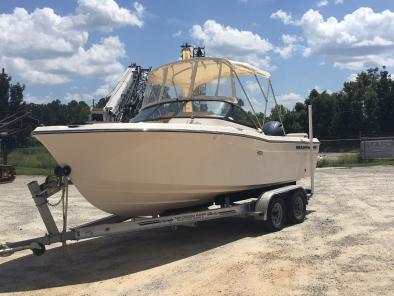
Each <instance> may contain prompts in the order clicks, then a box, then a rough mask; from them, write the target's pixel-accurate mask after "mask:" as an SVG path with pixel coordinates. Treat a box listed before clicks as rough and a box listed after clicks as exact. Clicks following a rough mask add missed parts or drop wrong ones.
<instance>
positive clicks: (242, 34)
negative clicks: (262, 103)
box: [190, 20, 273, 69]
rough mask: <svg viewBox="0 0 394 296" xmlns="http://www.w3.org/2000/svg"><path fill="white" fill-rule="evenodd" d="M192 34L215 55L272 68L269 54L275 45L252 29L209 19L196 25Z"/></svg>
mask: <svg viewBox="0 0 394 296" xmlns="http://www.w3.org/2000/svg"><path fill="white" fill-rule="evenodd" d="M190 34H191V36H192V37H193V38H194V39H196V40H197V41H198V42H201V43H203V44H204V45H205V47H206V49H207V52H209V53H210V54H211V55H213V56H220V57H227V58H232V59H237V60H240V61H245V62H249V63H251V64H254V65H256V66H261V67H264V68H271V69H272V66H271V65H270V58H269V56H268V55H267V54H268V53H269V52H270V51H272V50H273V45H272V44H271V43H270V42H269V41H268V40H267V39H264V38H262V37H260V36H259V35H258V34H255V33H253V32H251V31H241V30H239V29H237V28H233V27H230V26H226V27H225V26H223V25H221V24H219V23H217V22H216V21H214V20H207V21H206V22H205V23H204V24H203V25H202V26H201V25H194V26H193V27H192V29H191V30H190Z"/></svg>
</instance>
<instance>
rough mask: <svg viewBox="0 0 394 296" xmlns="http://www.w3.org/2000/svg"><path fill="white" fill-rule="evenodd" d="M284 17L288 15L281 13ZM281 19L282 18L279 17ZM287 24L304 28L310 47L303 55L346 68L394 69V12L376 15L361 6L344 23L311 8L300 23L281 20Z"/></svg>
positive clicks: (346, 17) (345, 18)
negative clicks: (320, 57) (319, 57)
mask: <svg viewBox="0 0 394 296" xmlns="http://www.w3.org/2000/svg"><path fill="white" fill-rule="evenodd" d="M281 15H282V16H283V15H287V16H289V15H288V14H287V13H286V12H283V11H282V12H281ZM278 18H279V17H278ZM280 19H281V20H282V22H283V23H285V24H292V25H297V26H300V27H301V28H302V30H303V36H304V39H305V40H306V43H307V47H306V48H305V49H304V52H303V55H304V56H310V55H319V56H322V57H323V58H324V59H325V60H327V61H331V62H332V63H333V64H334V65H335V66H336V67H339V68H343V69H355V70H356V69H357V70H358V69H362V68H366V67H372V66H382V65H386V66H394V34H392V32H393V31H394V12H392V11H390V10H384V11H382V12H380V13H379V12H374V11H373V10H372V9H371V8H368V7H361V8H359V9H357V10H355V11H354V12H352V13H350V14H347V15H345V16H344V18H343V19H342V20H337V19H336V18H335V17H329V18H327V19H324V17H323V16H322V15H321V14H320V13H319V12H318V11H316V10H313V9H310V10H308V11H307V12H306V13H304V15H303V16H302V18H301V19H300V20H293V19H292V18H291V16H290V20H291V21H289V20H288V19H287V18H284V17H282V18H280Z"/></svg>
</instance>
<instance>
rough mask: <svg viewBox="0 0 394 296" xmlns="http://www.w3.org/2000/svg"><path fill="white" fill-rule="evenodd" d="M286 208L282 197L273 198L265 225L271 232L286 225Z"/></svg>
mask: <svg viewBox="0 0 394 296" xmlns="http://www.w3.org/2000/svg"><path fill="white" fill-rule="evenodd" d="M285 217H286V209H285V203H284V202H283V199H282V198H280V197H276V198H273V199H272V200H271V201H270V203H269V205H268V209H267V220H266V221H264V227H265V228H266V229H267V230H268V231H269V232H275V231H279V230H282V229H283V227H284V225H285Z"/></svg>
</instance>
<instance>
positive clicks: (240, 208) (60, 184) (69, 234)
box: [0, 167, 312, 257]
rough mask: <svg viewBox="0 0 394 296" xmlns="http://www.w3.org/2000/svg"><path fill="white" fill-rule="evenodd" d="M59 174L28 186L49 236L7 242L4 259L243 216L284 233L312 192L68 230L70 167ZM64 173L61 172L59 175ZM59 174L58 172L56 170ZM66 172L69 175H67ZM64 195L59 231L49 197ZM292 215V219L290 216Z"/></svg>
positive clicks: (288, 189)
mask: <svg viewBox="0 0 394 296" xmlns="http://www.w3.org/2000/svg"><path fill="white" fill-rule="evenodd" d="M57 171H58V172H57V173H58V175H54V176H48V177H47V178H46V180H45V182H44V183H42V184H40V185H39V184H38V182H37V181H32V182H30V183H29V184H27V186H28V188H29V190H30V193H31V196H32V198H33V200H34V203H35V206H36V207H37V210H38V212H39V213H40V216H41V218H42V221H43V222H44V224H45V227H46V229H47V234H45V235H44V236H42V237H36V238H32V239H28V240H23V241H18V242H13V243H5V244H2V245H0V256H2V257H5V256H9V255H11V254H13V253H15V252H17V251H22V250H27V249H30V250H31V251H32V252H33V254H35V255H37V256H39V255H42V254H43V253H44V252H45V246H46V245H51V244H54V243H60V242H61V243H62V244H63V245H65V244H66V242H67V241H79V240H83V239H88V238H94V237H101V236H106V235H114V234H120V233H129V232H135V231H142V230H149V229H155V228H162V227H172V228H175V229H176V228H177V227H178V226H195V225H196V224H197V222H201V221H208V220H214V219H220V218H229V217H240V218H247V217H250V218H254V219H256V220H261V221H264V222H265V224H266V226H267V228H268V229H269V230H271V231H276V230H280V229H282V228H283V226H284V218H285V208H286V207H285V206H284V205H285V204H286V205H288V206H290V205H292V206H291V207H292V208H291V209H290V208H289V209H288V211H287V212H288V213H287V214H288V215H287V217H288V218H290V222H292V223H300V222H302V221H303V220H304V217H305V209H306V204H307V202H308V199H309V197H311V195H312V194H311V193H310V191H306V190H304V189H303V187H301V186H299V185H289V186H284V187H280V188H277V189H273V190H270V191H266V192H264V193H262V194H261V195H260V196H259V197H258V198H250V199H246V200H243V201H237V202H233V203H231V202H230V201H229V200H227V201H226V202H225V203H224V204H222V205H220V206H216V208H213V209H207V210H203V211H195V212H185V213H181V214H176V215H168V216H157V217H120V216H116V215H110V216H108V217H105V218H102V219H99V220H96V221H93V222H90V223H87V224H83V225H80V226H77V227H72V228H70V229H67V207H68V187H69V179H68V176H67V175H66V174H67V173H69V168H68V167H64V168H60V169H58V170H57ZM59 171H60V173H59ZM55 172H56V170H55ZM64 172H66V174H64ZM59 192H62V196H61V199H60V200H59V202H58V203H57V204H60V202H62V205H63V229H62V230H59V228H58V226H57V225H56V223H55V220H54V218H53V216H52V213H51V211H50V209H49V205H51V204H50V203H49V201H48V198H49V197H51V196H53V195H55V194H57V193H59ZM289 213H290V216H289Z"/></svg>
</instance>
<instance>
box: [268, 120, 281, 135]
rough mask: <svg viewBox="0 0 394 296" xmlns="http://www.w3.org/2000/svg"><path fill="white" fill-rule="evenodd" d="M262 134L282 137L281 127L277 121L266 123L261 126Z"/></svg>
mask: <svg viewBox="0 0 394 296" xmlns="http://www.w3.org/2000/svg"><path fill="white" fill-rule="evenodd" d="M263 132H264V134H266V135H268V136H284V135H285V132H284V130H283V126H282V124H281V123H280V122H279V121H268V122H266V123H264V126H263Z"/></svg>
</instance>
